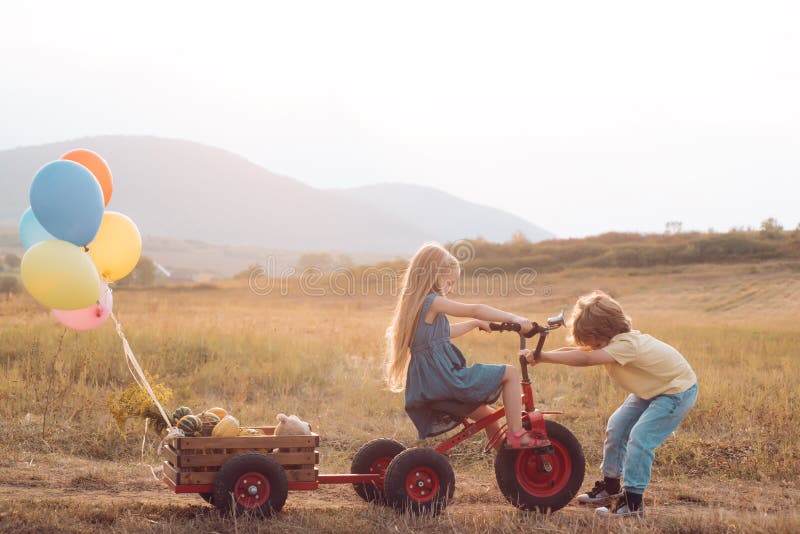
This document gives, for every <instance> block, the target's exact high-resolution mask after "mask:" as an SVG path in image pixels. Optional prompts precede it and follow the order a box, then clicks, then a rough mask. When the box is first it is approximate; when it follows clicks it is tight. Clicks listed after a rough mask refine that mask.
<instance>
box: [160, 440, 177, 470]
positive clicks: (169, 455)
mask: <svg viewBox="0 0 800 534" xmlns="http://www.w3.org/2000/svg"><path fill="white" fill-rule="evenodd" d="M161 454H162V455H163V456H164V458H165V459H166V460H167V461H168V462H169V463H171V464H172V465H176V466H179V465H181V464H180V462H178V453H177V452H176V451H175V449H173V448H172V447H170V446H169V445H165V446H164V447H162V448H161Z"/></svg>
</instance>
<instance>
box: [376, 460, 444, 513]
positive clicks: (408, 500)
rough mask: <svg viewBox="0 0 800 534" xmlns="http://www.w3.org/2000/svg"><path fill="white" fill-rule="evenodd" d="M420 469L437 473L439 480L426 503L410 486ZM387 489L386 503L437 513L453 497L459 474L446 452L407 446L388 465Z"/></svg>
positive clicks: (406, 508)
mask: <svg viewBox="0 0 800 534" xmlns="http://www.w3.org/2000/svg"><path fill="white" fill-rule="evenodd" d="M420 470H422V471H420ZM420 472H422V473H431V474H434V475H435V479H436V488H435V491H433V492H432V493H431V494H429V495H427V496H425V499H427V500H426V501H424V502H420V501H419V500H417V499H415V498H414V497H413V496H412V495H411V493H410V492H409V490H408V488H407V485H406V483H407V479H408V477H413V476H414V475H415V474H417V475H419V473H420ZM431 478H433V477H431ZM428 482H430V480H428ZM383 488H384V492H385V495H386V503H387V504H388V505H389V506H391V507H392V508H394V509H395V510H398V511H401V512H410V513H412V514H416V515H431V516H435V515H437V514H439V513H440V512H441V511H442V510H444V509H445V508H446V507H447V504H448V502H449V501H450V500H451V499H452V498H453V493H454V492H455V488H456V476H455V474H454V473H453V468H452V467H451V466H450V462H449V461H448V460H447V457H445V456H444V455H443V454H441V453H439V452H437V451H435V450H434V449H428V448H422V447H416V448H412V449H406V450H405V451H403V452H401V453H400V454H398V455H397V456H395V457H394V459H393V460H392V462H391V463H390V464H389V467H387V468H386V477H385V478H384V481H383ZM431 495H432V496H431Z"/></svg>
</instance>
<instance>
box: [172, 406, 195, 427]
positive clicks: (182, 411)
mask: <svg viewBox="0 0 800 534" xmlns="http://www.w3.org/2000/svg"><path fill="white" fill-rule="evenodd" d="M185 415H192V409H191V408H189V407H188V406H181V407H180V408H177V409H176V410H175V411H174V412H172V424H175V423H177V422H178V421H180V420H181V417H183V416H185Z"/></svg>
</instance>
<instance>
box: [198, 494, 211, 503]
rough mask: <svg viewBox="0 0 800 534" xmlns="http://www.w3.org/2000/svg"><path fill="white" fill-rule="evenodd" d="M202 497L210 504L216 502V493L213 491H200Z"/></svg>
mask: <svg viewBox="0 0 800 534" xmlns="http://www.w3.org/2000/svg"><path fill="white" fill-rule="evenodd" d="M198 495H200V497H202V498H203V500H204V501H206V502H207V503H208V504H214V494H213V493H198Z"/></svg>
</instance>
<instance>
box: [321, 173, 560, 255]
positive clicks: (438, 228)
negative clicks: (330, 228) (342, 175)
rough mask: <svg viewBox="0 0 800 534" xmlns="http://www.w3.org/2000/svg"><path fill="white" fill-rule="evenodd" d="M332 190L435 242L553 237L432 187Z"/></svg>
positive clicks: (372, 187) (513, 217) (370, 187)
mask: <svg viewBox="0 0 800 534" xmlns="http://www.w3.org/2000/svg"><path fill="white" fill-rule="evenodd" d="M332 191H335V192H338V193H339V194H340V195H341V196H342V197H343V198H349V199H352V200H356V201H358V202H361V203H363V204H366V205H368V206H371V207H374V208H378V209H381V210H383V211H385V212H386V213H389V214H391V215H393V216H394V217H397V218H399V219H401V220H403V221H405V222H406V223H407V224H409V225H412V226H417V227H419V228H420V229H423V228H424V229H425V230H427V231H428V232H431V233H433V234H434V237H435V239H437V240H438V241H454V240H456V239H462V238H474V237H483V238H484V239H487V240H489V241H494V242H503V241H508V239H509V238H510V237H511V236H512V235H513V234H514V232H518V231H519V232H522V233H523V234H525V236H526V237H527V238H528V239H529V240H530V241H543V240H545V239H552V238H554V237H555V235H553V234H551V233H550V232H548V231H547V230H544V229H542V228H540V227H538V226H536V225H534V224H532V223H531V222H529V221H526V220H525V219H523V218H522V217H518V216H516V215H513V214H511V213H508V212H506V211H503V210H500V209H497V208H491V207H489V206H483V205H481V204H475V203H473V202H468V201H466V200H462V199H460V198H458V197H456V196H453V195H451V194H449V193H445V192H444V191H440V190H438V189H434V188H432V187H424V186H420V185H411V184H394V183H389V184H375V185H365V186H362V187H355V188H351V189H333V190H332Z"/></svg>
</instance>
